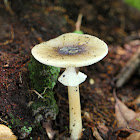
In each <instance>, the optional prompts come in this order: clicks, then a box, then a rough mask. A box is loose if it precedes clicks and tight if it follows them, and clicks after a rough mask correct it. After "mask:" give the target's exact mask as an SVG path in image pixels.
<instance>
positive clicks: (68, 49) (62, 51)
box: [58, 46, 85, 55]
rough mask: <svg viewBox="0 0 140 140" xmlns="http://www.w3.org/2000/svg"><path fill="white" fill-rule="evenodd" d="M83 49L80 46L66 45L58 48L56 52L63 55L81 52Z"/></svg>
mask: <svg viewBox="0 0 140 140" xmlns="http://www.w3.org/2000/svg"><path fill="white" fill-rule="evenodd" d="M84 51H85V49H84V47H82V46H66V47H62V48H59V49H58V52H59V53H60V54H63V55H75V54H81V53H83V52H84Z"/></svg>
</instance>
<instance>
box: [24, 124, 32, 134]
mask: <svg viewBox="0 0 140 140" xmlns="http://www.w3.org/2000/svg"><path fill="white" fill-rule="evenodd" d="M21 131H22V132H26V133H31V132H32V127H26V126H23V127H22V128H21Z"/></svg>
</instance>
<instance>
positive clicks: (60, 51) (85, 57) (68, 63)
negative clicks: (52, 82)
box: [32, 33, 108, 68]
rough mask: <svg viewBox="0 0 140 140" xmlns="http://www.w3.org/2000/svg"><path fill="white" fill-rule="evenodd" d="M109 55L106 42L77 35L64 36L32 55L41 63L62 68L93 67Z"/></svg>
mask: <svg viewBox="0 0 140 140" xmlns="http://www.w3.org/2000/svg"><path fill="white" fill-rule="evenodd" d="M107 53H108V47H107V45H106V43H105V42H104V41H102V40H100V39H99V38H97V37H95V36H91V35H87V34H77V33H66V34H63V35H61V36H59V37H57V38H55V39H51V40H49V41H47V42H43V43H41V44H38V45H36V46H35V47H33V49H32V55H33V56H34V58H35V59H37V60H38V61H39V62H41V63H43V64H46V65H51V66H55V67H61V68H67V67H83V66H88V65H92V64H94V63H96V62H98V61H100V60H101V59H103V58H104V57H105V56H106V55H107Z"/></svg>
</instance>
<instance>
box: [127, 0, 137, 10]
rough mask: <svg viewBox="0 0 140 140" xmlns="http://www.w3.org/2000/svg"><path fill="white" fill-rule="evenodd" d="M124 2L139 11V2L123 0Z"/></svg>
mask: <svg viewBox="0 0 140 140" xmlns="http://www.w3.org/2000/svg"><path fill="white" fill-rule="evenodd" d="M125 2H126V3H127V4H129V5H130V6H133V7H135V8H136V9H138V10H140V0H125Z"/></svg>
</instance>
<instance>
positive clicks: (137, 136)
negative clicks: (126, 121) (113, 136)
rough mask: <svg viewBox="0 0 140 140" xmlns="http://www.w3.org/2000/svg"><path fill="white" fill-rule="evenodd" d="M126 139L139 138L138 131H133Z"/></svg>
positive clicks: (139, 133)
mask: <svg viewBox="0 0 140 140" xmlns="http://www.w3.org/2000/svg"><path fill="white" fill-rule="evenodd" d="M126 140H140V132H134V133H132V134H131V135H130V136H129V137H127V139H126Z"/></svg>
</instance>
